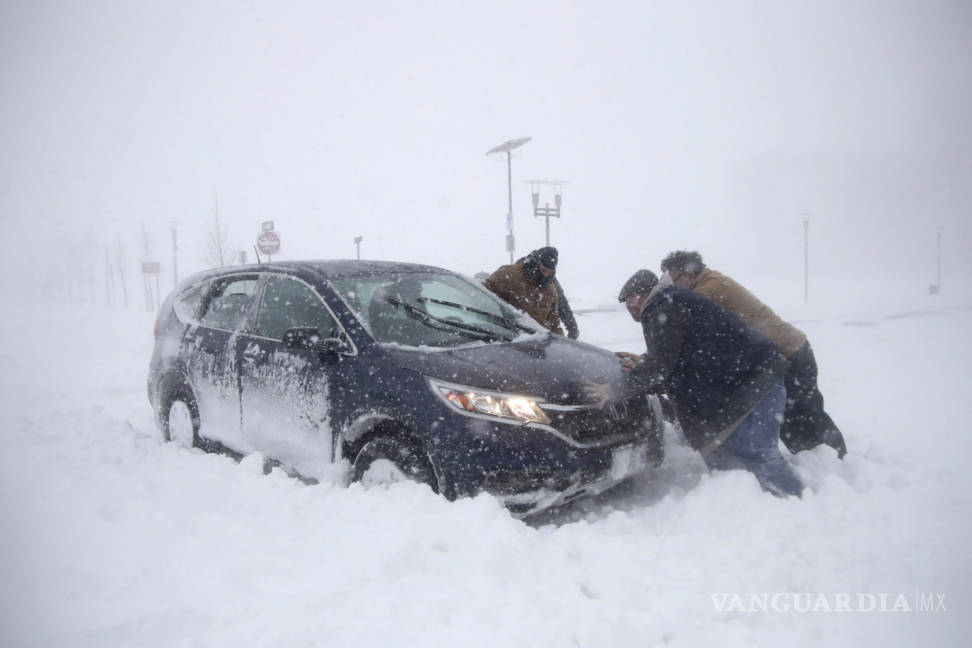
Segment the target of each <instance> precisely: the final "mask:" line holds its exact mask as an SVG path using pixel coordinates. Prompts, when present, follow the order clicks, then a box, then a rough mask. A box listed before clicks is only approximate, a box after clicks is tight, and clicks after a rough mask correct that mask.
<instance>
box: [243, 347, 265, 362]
mask: <svg viewBox="0 0 972 648" xmlns="http://www.w3.org/2000/svg"><path fill="white" fill-rule="evenodd" d="M265 355H267V353H266V351H264V350H263V349H261V348H259V347H257V348H255V349H254V348H248V349H245V350H244V351H243V359H244V360H261V359H263V357H264V356H265Z"/></svg>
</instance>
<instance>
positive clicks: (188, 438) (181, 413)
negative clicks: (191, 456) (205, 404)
mask: <svg viewBox="0 0 972 648" xmlns="http://www.w3.org/2000/svg"><path fill="white" fill-rule="evenodd" d="M162 421H163V423H162V436H163V439H164V440H165V441H167V442H171V443H175V444H176V445H179V446H181V447H183V448H198V447H199V408H198V407H197V406H196V399H195V398H193V397H192V394H190V393H189V392H188V391H187V390H185V389H182V390H179V391H178V392H176V393H174V394H173V395H172V397H171V398H170V399H169V401H168V404H167V405H166V407H165V411H164V412H163V418H162Z"/></svg>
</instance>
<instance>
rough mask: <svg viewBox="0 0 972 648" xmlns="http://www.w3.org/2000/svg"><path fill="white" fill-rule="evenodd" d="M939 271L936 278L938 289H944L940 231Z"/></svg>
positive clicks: (940, 236)
mask: <svg viewBox="0 0 972 648" xmlns="http://www.w3.org/2000/svg"><path fill="white" fill-rule="evenodd" d="M937 265H938V273H937V276H936V279H935V285H936V286H937V287H938V290H939V291H941V289H942V233H941V232H939V233H938V264H937Z"/></svg>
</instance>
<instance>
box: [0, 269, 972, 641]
mask: <svg viewBox="0 0 972 648" xmlns="http://www.w3.org/2000/svg"><path fill="white" fill-rule="evenodd" d="M840 288H841V290H846V289H847V286H842V287H840ZM967 288H968V286H966V290H965V291H964V292H963V291H961V290H959V289H958V287H956V288H955V290H954V291H953V292H951V294H949V293H945V294H942V295H937V296H934V297H932V296H927V295H922V294H920V293H919V292H912V293H911V296H909V295H908V293H906V292H903V291H901V290H900V286H898V287H897V290H896V291H895V294H891V295H883V294H878V293H874V292H872V291H870V290H867V291H864V290H861V291H858V292H856V293H855V294H852V295H847V296H844V297H837V295H838V294H839V293H838V291H837V290H834V291H833V292H827V291H822V293H823V294H824V295H825V296H823V297H821V298H820V300H818V301H811V302H810V304H809V305H805V304H803V303H802V301H799V302H797V301H793V300H788V299H787V297H786V296H785V295H783V293H782V291H780V292H779V293H778V294H776V295H774V294H773V293H772V292H767V291H766V290H763V291H759V290H757V293H759V294H760V296H762V297H763V298H764V299H766V301H767V302H769V303H770V304H771V305H773V306H774V307H775V308H776V309H777V311H778V312H780V313H781V315H783V316H784V317H786V318H787V319H790V320H791V321H794V322H796V323H797V325H798V326H800V327H801V328H802V329H803V330H804V331H806V332H807V334H808V335H809V336H810V340H811V342H812V344H813V346H814V349H815V351H816V354H817V360H818V362H819V365H820V370H821V387H822V390H823V393H824V395H825V397H826V399H827V406H828V410H829V411H830V413H831V414H832V416H833V417H834V419H835V420H836V421H837V423H838V424H839V425H840V426H841V427H842V429H843V431H844V434H845V436H846V438H847V443H848V446H849V449H850V454H849V455H848V457H847V459H846V461H843V462H842V461H839V460H838V459H837V458H836V455H835V453H834V452H833V451H832V450H830V449H829V448H819V449H817V450H815V451H813V452H810V453H803V454H801V455H799V456H797V457H796V458H795V465H796V466H797V469H798V470H799V472H800V474H801V476H802V477H803V479H804V480H805V482H806V483H807V485H808V486H809V491H808V492H807V494H806V495H805V497H804V499H803V500H793V499H791V500H779V499H775V498H773V497H771V496H769V495H766V494H765V493H762V492H761V491H760V489H759V487H758V486H757V484H756V482H755V480H754V479H753V478H752V477H750V476H749V475H748V474H746V473H742V472H722V473H713V474H711V475H707V474H705V471H704V470H703V466H702V463H701V461H700V460H699V459H698V458H697V456H695V454H694V453H692V452H691V451H689V450H688V449H686V448H684V447H682V446H680V445H679V444H678V440H677V439H669V454H668V457H667V459H666V462H665V464H664V465H663V466H662V467H661V468H660V469H658V470H656V471H653V472H651V473H648V474H645V475H644V476H643V477H642V478H640V479H639V480H638V481H637V483H635V484H633V485H632V486H631V487H629V488H626V489H623V490H622V491H620V492H617V493H614V494H612V495H611V496H610V497H603V498H601V499H599V500H597V501H588V502H582V503H577V504H575V505H573V506H572V507H571V508H570V509H568V510H566V511H561V512H558V513H557V514H555V515H549V516H544V517H543V518H542V519H538V520H535V521H533V523H532V524H526V523H524V522H520V521H517V520H514V519H513V518H512V517H511V516H510V515H509V514H508V513H507V512H506V511H505V510H504V509H503V508H502V507H501V506H499V504H497V503H496V501H494V500H493V499H492V498H490V497H488V496H481V497H478V498H476V499H473V500H462V501H458V502H454V503H450V502H447V501H445V500H444V499H442V498H439V497H437V496H435V495H433V494H432V493H431V492H430V491H428V490H427V489H424V488H420V487H417V486H414V485H411V484H399V485H395V486H392V487H376V488H373V489H370V490H366V489H364V488H362V487H360V486H358V485H352V486H351V487H349V488H344V487H342V486H340V485H337V484H333V483H322V484H319V485H316V486H305V485H304V484H302V483H300V482H298V481H296V480H293V479H290V478H288V477H286V476H285V475H283V474H281V473H280V472H279V471H275V472H274V473H272V474H270V475H268V476H265V475H263V474H262V470H261V468H262V462H261V461H260V460H259V458H258V457H250V458H247V459H244V460H243V461H242V462H241V463H237V462H235V461H233V460H232V459H230V458H227V457H223V456H217V455H207V454H203V453H201V452H199V451H186V450H181V449H178V448H176V447H174V446H172V445H171V444H163V443H162V442H161V441H160V439H159V435H158V433H157V431H156V429H155V427H154V424H153V419H152V414H151V410H150V409H149V405H148V402H147V399H146V396H145V375H146V369H147V364H148V358H149V354H150V350H151V345H152V341H153V340H152V333H151V331H152V323H153V315H152V314H148V313H144V312H135V311H134V310H132V311H127V312H126V311H122V310H111V311H109V310H103V309H93V308H90V307H74V308H71V307H69V306H68V305H51V304H33V305H28V306H24V307H19V306H17V307H15V306H14V305H10V306H9V307H8V308H7V309H5V310H6V317H5V318H3V324H2V327H3V336H4V339H5V340H6V344H5V345H4V348H3V350H2V351H0V354H2V364H0V366H2V370H0V381H2V391H0V398H2V401H0V406H2V408H3V412H4V413H5V420H6V423H5V424H4V426H3V435H2V437H0V438H2V444H3V445H2V448H0V506H2V519H3V521H4V531H3V534H2V536H0V582H2V583H3V585H2V588H0V645H3V646H18V647H24V646H70V647H72V648H77V647H82V646H159V647H165V648H172V647H176V646H359V647H360V646H389V645H395V646H416V645H422V646H424V645H437V646H502V645H507V646H555V647H562V646H639V647H640V646H648V645H656V644H659V645H661V644H663V645H674V646H720V645H739V646H751V645H767V646H781V645H787V646H793V645H826V646H833V645H917V644H918V643H922V644H926V645H965V644H966V643H967V640H965V638H964V636H963V635H964V633H963V630H964V629H965V628H967V627H968V622H967V615H968V610H969V604H970V602H972V585H970V582H972V568H970V567H972V565H970V555H972V551H970V549H969V537H970V530H972V529H970V527H972V524H970V515H969V512H970V510H972V506H970V505H972V478H970V477H969V476H968V475H967V463H968V461H969V459H970V458H972V452H970V449H972V441H970V429H969V420H970V415H972V405H970V398H969V382H970V377H972V341H970V336H969V331H970V330H972V299H970V298H968V295H970V294H972V292H970V291H969V290H967ZM592 292H593V291H592ZM601 292H603V291H601ZM608 292H610V291H608ZM774 297H775V299H774ZM801 297H802V295H801ZM589 302H590V303H588V304H585V302H584V300H583V299H579V300H577V301H575V303H574V306H575V308H578V309H583V308H584V307H585V305H587V306H595V305H597V304H596V303H595V301H594V300H589ZM579 324H580V326H581V331H582V339H584V340H586V341H588V342H593V343H595V344H600V345H602V346H605V347H607V348H610V349H613V350H629V351H638V350H641V349H643V342H642V341H641V339H640V330H639V329H638V327H637V325H636V324H635V323H633V322H632V321H631V320H630V319H629V318H628V316H627V314H626V313H624V312H623V311H621V310H614V311H611V312H596V313H583V314H581V315H580V317H579ZM336 472H339V471H336ZM882 595H884V596H883V598H882ZM761 597H762V598H761ZM774 597H775V598H774ZM760 601H763V602H764V603H763V605H764V607H768V609H766V610H765V611H764V610H760V609H754V606H757V607H758V606H759V605H760ZM902 601H904V602H905V603H906V604H907V606H908V607H910V608H912V609H911V611H908V610H906V609H904V608H903V607H902ZM808 605H809V606H812V607H814V608H815V609H816V611H803V610H804V609H805V608H806V607H807V606H808ZM923 605H924V606H928V607H930V608H931V610H928V611H922V610H921V609H920V608H921V607H922V606H923ZM835 608H836V609H835ZM869 608H876V609H874V611H868V609H869ZM895 608H897V609H895ZM828 609H829V610H830V611H827V610H828ZM848 609H851V610H853V611H847V610H848ZM882 609H883V610H886V611H881V610H882Z"/></svg>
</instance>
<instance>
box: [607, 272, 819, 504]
mask: <svg viewBox="0 0 972 648" xmlns="http://www.w3.org/2000/svg"><path fill="white" fill-rule="evenodd" d="M667 279H668V277H667V275H666V280H667ZM618 300H619V301H622V302H624V303H625V305H626V306H627V308H628V312H629V313H631V316H632V318H633V319H635V320H636V321H639V322H641V328H642V331H643V332H644V335H645V344H646V346H647V351H646V353H644V354H643V355H636V354H631V353H619V354H618V356H619V358H620V359H621V364H622V369H624V370H625V371H627V372H628V381H629V382H634V383H635V384H637V385H638V387H639V388H640V389H643V390H644V391H648V392H664V393H666V394H668V395H669V396H670V397H671V398H672V400H673V402H674V403H675V408H676V410H677V412H678V418H679V421H680V422H681V424H682V430H683V432H684V433H685V437H686V439H687V440H688V442H689V443H690V444H691V445H692V447H693V448H695V449H696V450H698V451H699V452H700V453H701V454H702V456H703V457H704V458H705V461H706V464H707V465H708V466H709V467H710V468H722V469H729V468H740V467H741V468H745V469H746V470H749V471H750V472H752V473H753V474H754V475H755V476H756V478H757V480H759V483H760V485H761V486H762V487H763V489H765V490H767V491H769V492H771V493H773V494H774V495H777V496H784V495H797V496H799V495H800V493H801V492H802V490H803V483H802V482H801V480H800V477H799V476H798V475H797V474H796V471H794V470H793V468H792V466H790V464H789V463H788V462H787V460H786V458H785V457H784V456H783V455H782V453H781V452H780V450H779V440H780V437H779V433H780V418H781V416H782V413H783V405H784V402H785V400H786V391H785V390H784V388H783V384H782V380H783V372H784V369H785V366H786V360H785V359H784V358H783V356H782V355H781V354H780V352H779V350H778V349H777V348H776V346H775V345H774V344H773V343H772V342H770V341H769V340H768V339H766V338H765V337H764V336H763V335H761V334H760V333H758V332H756V331H755V330H753V329H751V328H750V327H748V326H746V325H745V324H744V323H743V322H742V321H741V320H740V319H739V318H738V317H736V316H735V315H733V314H732V313H729V312H728V311H726V310H724V309H722V308H720V307H719V306H716V305H715V304H713V303H712V302H711V301H709V300H708V299H705V298H704V297H700V296H698V295H695V294H693V293H692V292H691V291H688V290H685V289H682V288H678V287H676V286H673V285H671V284H670V280H669V281H666V282H663V283H659V281H658V277H656V276H655V274H654V273H653V272H651V271H650V270H639V271H638V272H636V273H635V274H634V275H633V276H632V277H631V278H630V279H629V280H628V281H627V283H625V284H624V286H623V287H622V288H621V292H620V294H619V295H618ZM588 393H590V394H591V395H592V396H595V397H602V398H603V396H604V392H603V390H602V389H599V388H597V387H594V386H592V387H590V388H589V390H588Z"/></svg>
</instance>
